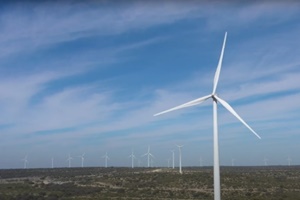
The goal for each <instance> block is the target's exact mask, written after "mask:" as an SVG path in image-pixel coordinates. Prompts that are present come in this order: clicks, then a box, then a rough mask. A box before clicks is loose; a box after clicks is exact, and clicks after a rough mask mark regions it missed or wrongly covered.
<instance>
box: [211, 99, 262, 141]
mask: <svg viewBox="0 0 300 200" xmlns="http://www.w3.org/2000/svg"><path fill="white" fill-rule="evenodd" d="M214 97H215V98H216V99H217V100H218V101H219V102H220V103H221V104H222V105H223V106H224V107H225V108H226V109H227V110H228V111H229V112H230V113H231V114H233V115H234V116H235V117H236V118H238V120H240V121H241V122H242V123H243V124H244V125H245V126H246V127H247V128H248V129H249V130H250V131H251V132H252V133H253V134H254V135H256V137H258V138H259V139H261V137H260V136H259V135H258V134H257V133H256V132H255V131H254V130H253V129H252V128H251V127H250V126H249V125H248V124H247V123H246V122H245V121H244V120H243V119H242V118H241V117H240V116H239V115H238V114H237V113H236V112H235V110H234V109H233V108H232V107H231V106H230V105H229V104H228V103H227V102H226V101H224V100H223V99H221V98H220V97H217V96H214Z"/></svg>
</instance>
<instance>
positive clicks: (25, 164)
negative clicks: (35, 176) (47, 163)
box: [22, 155, 28, 169]
mask: <svg viewBox="0 0 300 200" xmlns="http://www.w3.org/2000/svg"><path fill="white" fill-rule="evenodd" d="M27 157H28V155H26V156H25V157H24V158H23V159H22V160H23V161H24V169H26V168H27V163H28V160H27Z"/></svg>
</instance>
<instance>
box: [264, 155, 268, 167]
mask: <svg viewBox="0 0 300 200" xmlns="http://www.w3.org/2000/svg"><path fill="white" fill-rule="evenodd" d="M264 163H265V166H267V165H268V159H267V158H266V157H265V158H264Z"/></svg>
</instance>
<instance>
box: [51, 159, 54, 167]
mask: <svg viewBox="0 0 300 200" xmlns="http://www.w3.org/2000/svg"><path fill="white" fill-rule="evenodd" d="M51 168H52V169H53V168H54V158H53V157H52V158H51Z"/></svg>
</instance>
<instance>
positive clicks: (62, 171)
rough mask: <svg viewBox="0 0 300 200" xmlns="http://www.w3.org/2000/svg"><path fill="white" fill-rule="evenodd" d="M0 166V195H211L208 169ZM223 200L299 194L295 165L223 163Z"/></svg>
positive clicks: (18, 199) (33, 198) (50, 199)
mask: <svg viewBox="0 0 300 200" xmlns="http://www.w3.org/2000/svg"><path fill="white" fill-rule="evenodd" d="M183 172H184V173H183V174H182V175H180V174H179V173H178V172H177V170H176V171H174V170H171V169H166V168H162V169H159V168H135V169H131V168H57V169H9V170H0V191H1V192H0V199H1V200H27V199H28V200H29V199H30V200H41V199H46V200H56V199H62V200H69V199H75V200H83V199H128V200H129V199H144V200H147V199H149V200H150V199H203V200H208V199H209V200H211V199H213V172H212V168H184V169H183ZM221 188H222V189H221V190H222V199H223V200H246V199H247V200H264V199H272V200H287V199H291V200H294V199H300V167H298V166H294V167H222V168H221Z"/></svg>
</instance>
